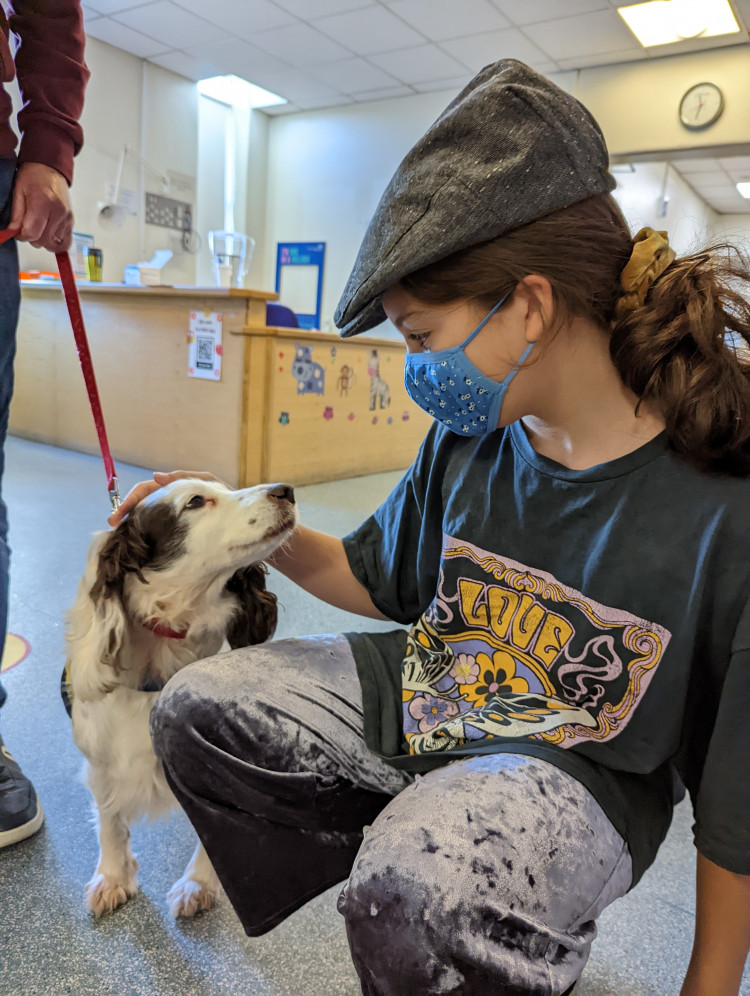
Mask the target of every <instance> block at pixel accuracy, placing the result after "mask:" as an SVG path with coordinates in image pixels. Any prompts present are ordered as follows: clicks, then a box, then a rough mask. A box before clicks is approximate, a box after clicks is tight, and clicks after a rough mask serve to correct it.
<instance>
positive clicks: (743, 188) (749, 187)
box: [737, 182, 750, 198]
mask: <svg viewBox="0 0 750 996" xmlns="http://www.w3.org/2000/svg"><path fill="white" fill-rule="evenodd" d="M737 189H738V190H739V192H740V193H741V194H742V196H743V197H749V198H750V182H743V183H738V184H737Z"/></svg>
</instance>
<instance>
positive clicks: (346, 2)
mask: <svg viewBox="0 0 750 996" xmlns="http://www.w3.org/2000/svg"><path fill="white" fill-rule="evenodd" d="M375 2H377V0H375ZM276 3H277V4H278V5H279V7H283V8H284V10H288V11H289V13H290V14H294V15H295V16H296V17H299V18H301V19H302V20H306V21H312V20H314V19H315V18H316V17H328V16H329V15H330V14H341V13H343V12H344V11H347V10H357V9H359V8H360V7H371V6H372V5H373V0H276Z"/></svg>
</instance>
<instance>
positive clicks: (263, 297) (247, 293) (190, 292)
mask: <svg viewBox="0 0 750 996" xmlns="http://www.w3.org/2000/svg"><path fill="white" fill-rule="evenodd" d="M76 283H77V285H78V292H79V294H126V295H131V294H132V295H140V296H144V295H145V296H148V297H152V296H154V295H162V296H164V297H203V298H205V297H218V298H228V297H237V298H244V299H246V300H248V299H249V300H251V301H277V300H278V298H279V295H278V294H277V293H276V292H275V291H261V290H246V289H245V288H244V287H190V286H187V285H176V286H168V285H159V284H157V285H155V286H149V287H140V286H133V285H129V284H104V283H90V282H89V281H87V280H78V281H76ZM24 288H25V289H27V290H35V291H38V290H42V291H46V290H51V291H55V292H56V293H58V294H59V293H61V291H62V285H61V283H60V281H59V280H22V281H21V289H22V290H23V289H24Z"/></svg>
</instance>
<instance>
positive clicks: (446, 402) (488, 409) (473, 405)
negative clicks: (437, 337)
mask: <svg viewBox="0 0 750 996" xmlns="http://www.w3.org/2000/svg"><path fill="white" fill-rule="evenodd" d="M507 297H508V295H507V294H506V295H505V297H504V298H502V300H500V301H498V302H497V304H496V305H495V307H494V308H493V309H492V311H491V312H490V313H489V315H487V317H486V318H485V319H484V320H483V321H482V322H481V323H480V324H479V325H477V327H476V328H475V329H474V331H473V332H472V333H471V335H470V336H469V337H468V339H464V341H463V342H462V343H460V345H458V346H451V347H450V349H439V350H438V351H437V352H435V353H429V352H427V353H407V354H406V362H405V365H404V384H405V386H406V392H407V394H408V395H409V397H410V398H411V400H412V401H414V402H415V403H416V404H418V405H419V407H420V408H422V409H424V411H426V412H427V414H428V415H432V417H433V418H434V419H437V421H438V422H441V423H442V424H443V425H444V426H446V427H447V428H448V429H450V430H451V432H455V433H457V434H458V435H459V436H481V435H483V434H484V433H485V432H492V431H493V430H495V429H497V426H498V422H499V421H500V409H501V408H502V406H503V398H504V397H505V392H506V391H507V390H508V386H509V384H510V382H511V381H512V380H513V378H514V377H515V376H516V374H517V373H518V369H519V367H520V366H521V364H522V363H523V361H524V360H525V359H526V357H527V356H528V355H529V353H530V352H531V348H532V346H533V345H534V343H533V342H532V343H529V345H528V346H527V347H526V349H525V350H524V351H523V353H522V354H521V357H520V359H519V360H518V363H517V364H516V365H515V367H513V369H512V370H511V371H510V373H509V374H508V376H507V377H505V378H503V380H501V381H496V380H492V379H491V378H490V377H487V376H485V374H483V373H482V372H481V370H478V369H477V368H476V367H475V366H474V364H473V363H472V362H471V360H470V359H469V358H468V357H467V355H466V353H465V352H464V351H465V349H466V347H467V346H468V345H469V343H470V342H471V341H472V339H474V337H475V336H477V335H478V334H479V333H480V332H481V331H482V329H483V328H484V326H485V325H486V324H487V322H488V321H489V320H490V318H492V316H493V315H494V314H495V312H496V311H497V310H498V308H499V307H500V306H501V305H502V304H503V303H504V302H505V301H506V299H507Z"/></svg>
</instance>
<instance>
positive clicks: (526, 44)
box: [440, 28, 555, 72]
mask: <svg viewBox="0 0 750 996" xmlns="http://www.w3.org/2000/svg"><path fill="white" fill-rule="evenodd" d="M440 47H441V48H444V49H445V50H446V52H450V54H451V55H452V56H454V57H455V58H456V59H458V60H459V62H462V63H463V64H464V65H465V66H468V67H469V69H473V70H474V72H478V71H479V70H480V69H481V68H482V67H483V66H486V65H487V64H488V63H490V62H496V61H497V60H498V59H520V60H521V62H525V63H527V64H528V65H529V66H532V67H533V68H534V69H537V70H540V69H541V66H542V65H544V67H545V69H544V70H542V71H543V72H548V71H550V69H554V68H555V66H554V63H552V62H551V61H550V58H549V56H548V55H547V54H546V53H545V52H543V51H542V50H541V49H540V48H539V46H538V45H535V44H534V42H532V41H530V40H529V39H528V38H527V37H526V36H525V35H524V34H522V32H520V31H519V30H518V29H517V28H509V29H508V30H507V31H488V32H486V33H484V34H481V35H471V36H469V37H468V38H456V39H455V41H444V42H441V44H440Z"/></svg>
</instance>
